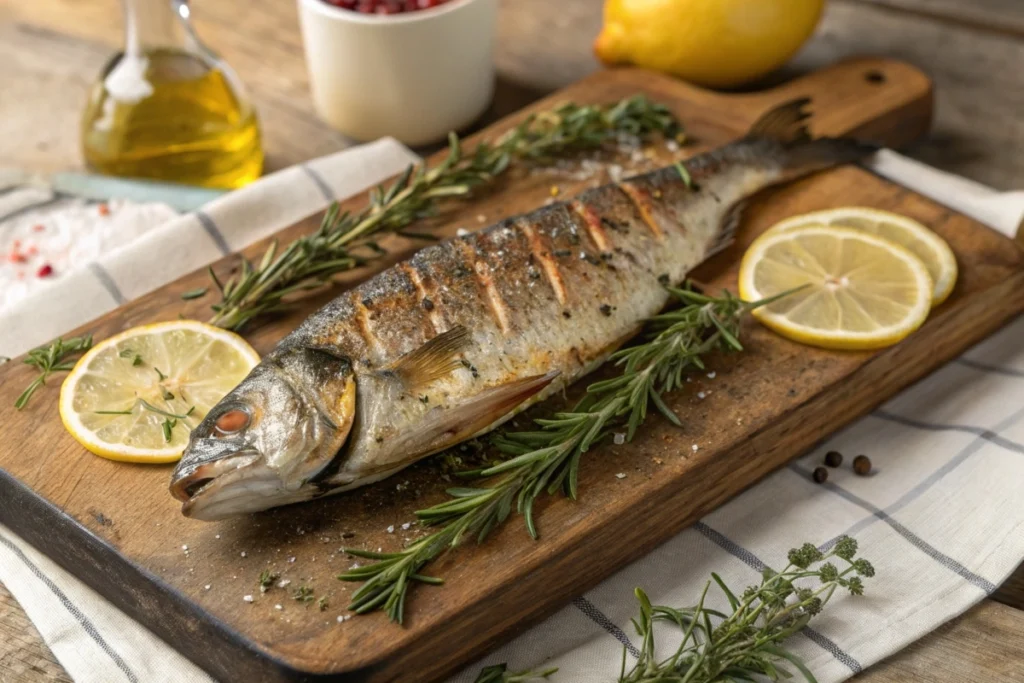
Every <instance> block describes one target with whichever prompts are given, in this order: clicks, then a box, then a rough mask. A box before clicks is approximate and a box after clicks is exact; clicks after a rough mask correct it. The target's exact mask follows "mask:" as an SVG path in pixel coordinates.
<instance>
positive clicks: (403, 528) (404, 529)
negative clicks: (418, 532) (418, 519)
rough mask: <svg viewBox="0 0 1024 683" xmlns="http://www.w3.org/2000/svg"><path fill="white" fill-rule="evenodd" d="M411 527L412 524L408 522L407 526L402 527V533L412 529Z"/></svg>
mask: <svg viewBox="0 0 1024 683" xmlns="http://www.w3.org/2000/svg"><path fill="white" fill-rule="evenodd" d="M411 526H412V522H406V523H405V524H403V525H402V531H408V530H409V527H411Z"/></svg>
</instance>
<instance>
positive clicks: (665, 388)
mask: <svg viewBox="0 0 1024 683" xmlns="http://www.w3.org/2000/svg"><path fill="white" fill-rule="evenodd" d="M669 292H670V293H671V294H672V296H673V297H675V298H676V299H677V300H678V301H679V302H681V303H682V304H683V306H682V307H681V308H678V309H676V310H671V311H668V312H666V313H663V314H661V315H659V316H656V317H655V318H654V319H653V320H652V322H651V327H652V329H651V332H650V334H649V335H648V336H647V337H646V339H645V340H644V341H642V342H640V343H638V344H636V345H634V346H630V347H627V348H625V349H622V350H620V351H618V352H617V353H615V354H614V355H613V356H612V357H611V361H612V362H613V363H614V364H615V365H616V366H618V367H620V368H621V369H622V372H621V373H620V374H619V376H617V377H614V378H612V379H607V380H601V381H598V382H595V383H593V384H591V385H590V386H588V387H587V391H586V394H585V395H584V397H583V398H582V399H581V400H580V401H579V403H577V405H576V406H575V407H574V408H573V409H572V410H571V411H566V412H561V413H556V414H555V415H554V416H553V417H552V418H549V419H540V420H536V423H537V425H538V426H539V428H540V429H539V430H537V431H530V432H505V433H503V434H501V435H500V436H498V437H496V438H495V440H494V441H495V443H496V445H497V447H498V448H499V449H501V450H502V451H504V452H505V453H506V454H508V455H511V456H513V457H512V459H510V460H507V461H505V462H503V463H501V464H499V465H496V466H493V467H489V468H485V469H482V470H477V471H474V472H470V473H467V474H469V475H471V476H474V477H492V476H497V477H498V478H497V479H496V480H495V481H493V483H489V484H487V485H484V486H479V487H473V488H464V487H459V488H452V489H449V490H448V494H449V495H450V496H451V499H450V500H448V501H445V502H443V503H440V504H438V505H435V506H433V507H431V508H427V509H426V510H420V511H418V512H417V513H416V514H417V516H418V517H419V518H420V519H421V520H423V521H424V522H426V523H428V524H433V525H438V526H440V527H441V528H440V530H438V531H437V532H435V533H433V534H431V535H429V536H426V537H424V538H422V539H420V540H418V541H415V542H414V543H412V544H411V545H409V546H408V547H407V548H405V549H403V550H401V551H399V552H396V553H376V552H369V551H364V550H359V549H346V552H348V553H349V554H351V555H355V556H357V557H363V558H367V559H372V560H376V562H375V563H374V564H369V565H366V566H363V567H357V568H355V569H352V570H349V571H347V572H345V573H343V574H341V575H339V576H338V578H339V579H341V580H342V581H361V582H363V585H362V586H360V587H359V588H358V589H357V590H356V591H355V592H354V593H353V595H352V602H351V604H350V605H349V608H350V609H352V610H354V611H356V612H357V613H365V612H370V611H373V610H377V609H383V610H385V611H386V612H387V613H388V616H389V618H390V619H391V620H392V621H397V622H399V623H401V621H402V616H403V612H404V609H405V598H406V594H407V593H408V590H409V587H410V586H411V585H412V583H413V582H420V583H431V584H439V583H442V580H441V579H439V578H435V577H431V576H426V575H423V574H421V573H420V570H421V569H422V568H423V566H424V565H426V564H427V563H428V562H430V561H431V560H433V559H434V558H436V557H437V556H439V555H440V554H441V553H442V552H444V551H445V550H446V549H448V548H453V547H455V546H458V545H459V544H460V543H461V542H462V541H463V539H464V537H465V536H466V535H469V534H475V535H476V538H477V541H478V542H482V541H483V540H484V538H486V536H487V535H488V534H489V533H490V532H491V531H492V530H493V529H494V528H495V527H496V526H498V525H499V524H501V523H502V522H504V521H505V520H506V519H507V518H508V516H509V515H510V514H511V512H512V510H513V507H514V508H515V510H516V511H517V512H518V513H519V514H521V515H522V516H523V518H524V520H525V523H526V528H527V530H528V531H529V533H530V535H531V536H533V537H534V538H536V537H537V535H538V534H537V527H536V523H535V520H534V516H533V506H534V503H535V501H536V500H537V499H538V498H539V497H540V496H542V495H543V494H545V493H547V494H552V493H554V492H556V491H558V490H559V489H561V490H563V491H564V492H565V493H566V494H567V495H568V496H569V497H570V498H575V497H576V496H577V493H578V488H577V479H578V473H579V466H580V461H581V459H582V457H583V455H584V454H585V453H587V452H588V451H589V450H590V449H591V447H592V446H594V445H595V444H596V443H598V442H599V441H601V440H603V439H605V438H606V437H607V436H608V435H610V434H611V433H612V431H613V430H614V429H615V428H616V427H621V426H623V425H624V426H625V428H626V438H627V439H632V438H633V436H634V435H635V434H636V430H637V428H638V427H639V426H640V424H641V423H642V422H643V421H644V419H645V418H646V416H647V408H648V404H653V405H654V406H655V407H656V408H657V409H658V411H659V412H661V413H662V414H663V415H665V416H666V417H667V418H668V419H669V420H671V421H672V422H673V423H675V424H679V419H678V417H677V416H676V415H675V414H674V413H673V412H672V410H671V409H670V408H669V407H668V406H667V404H666V403H665V402H664V400H663V398H662V395H663V394H664V393H665V392H669V391H672V390H673V389H676V388H677V387H679V386H680V385H681V384H682V383H683V382H684V381H685V375H684V373H685V372H686V370H688V369H689V368H691V367H697V368H703V367H704V363H703V361H702V359H701V357H702V356H703V355H704V354H707V353H708V352H710V351H713V350H715V349H721V350H725V351H738V350H741V349H742V348H743V347H742V346H741V345H740V342H739V325H740V321H741V320H742V319H743V317H744V315H746V314H747V313H748V312H749V311H751V310H753V309H755V308H757V307H759V306H763V305H766V304H768V303H771V302H772V301H775V300H776V299H777V298H779V297H781V296H785V295H786V294H789V292H785V293H783V294H780V295H778V296H776V297H772V298H770V299H765V300H762V301H757V302H745V301H742V300H741V299H738V298H737V297H735V296H733V295H732V294H731V293H729V292H725V293H724V294H723V295H722V296H721V297H710V296H705V295H703V294H699V293H697V292H694V291H690V290H689V289H675V288H669Z"/></svg>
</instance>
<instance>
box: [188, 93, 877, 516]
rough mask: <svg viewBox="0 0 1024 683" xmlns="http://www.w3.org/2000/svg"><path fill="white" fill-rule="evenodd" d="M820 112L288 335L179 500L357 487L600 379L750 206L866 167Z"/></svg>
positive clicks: (779, 117)
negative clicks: (812, 128) (837, 170)
mask: <svg viewBox="0 0 1024 683" xmlns="http://www.w3.org/2000/svg"><path fill="white" fill-rule="evenodd" d="M807 104H808V101H807V100H799V101H794V102H790V103H788V104H786V105H783V106H781V107H779V108H777V109H774V110H772V111H770V112H768V113H767V114H766V115H765V116H764V117H762V118H761V119H760V120H759V121H758V122H757V123H756V124H755V125H754V127H753V129H752V130H751V131H750V133H749V134H748V135H747V136H746V137H745V138H743V139H742V140H739V141H737V142H735V143H732V144H730V145H727V146H725V147H722V148H720V149H718V150H715V151H713V152H710V153H708V154H704V155H701V156H698V157H694V158H692V159H689V160H688V161H686V162H683V163H680V164H676V165H674V166H669V167H666V168H662V169H660V170H657V171H653V172H651V173H647V174H644V175H640V176H636V177H633V178H628V179H625V180H623V181H622V182H619V183H613V184H608V185H604V186H602V187H598V188H595V189H592V190H588V191H586V192H584V193H582V194H580V195H578V196H577V197H575V198H573V199H570V200H567V201H564V202H557V203H553V204H550V205H548V206H545V207H544V208H541V209H538V210H537V211H534V212H532V213H529V214H526V215H524V216H517V217H513V218H509V219H506V220H503V221H501V222H500V223H497V224H496V225H493V226H491V227H489V228H487V229H485V230H482V231H480V232H478V233H475V234H468V235H464V236H460V237H455V238H453V239H450V240H447V241H445V242H441V243H439V244H436V245H434V246H430V247H427V248H425V249H423V250H421V251H419V252H418V253H416V254H415V255H414V256H413V257H412V258H411V259H409V260H408V261H405V262H402V263H399V264H397V265H395V266H394V267H392V268H390V269H388V270H385V271H383V272H382V273H380V274H379V275H377V276H375V277H373V278H371V279H370V280H368V281H366V282H365V283H363V284H362V285H360V286H358V287H355V288H354V289H352V290H349V291H348V292H345V293H343V294H341V295H340V296H339V297H338V298H336V299H335V300H334V301H332V302H331V303H329V304H328V305H326V306H325V307H323V308H322V309H320V310H319V311H317V312H316V313H314V314H313V315H312V316H310V318H308V319H307V320H306V322H304V323H303V324H302V325H301V326H300V327H299V328H298V329H297V330H295V331H294V332H293V333H291V334H290V335H288V336H287V337H285V338H284V339H283V340H282V341H281V342H280V344H278V346H277V347H276V348H275V349H274V350H273V351H271V352H270V353H269V354H268V355H267V356H266V357H265V358H264V359H263V361H262V362H261V363H260V364H259V365H258V366H257V367H256V368H255V369H254V370H253V371H252V373H251V374H250V375H249V376H248V377H247V378H246V379H245V380H244V381H243V382H242V383H241V384H240V385H239V386H238V387H236V388H235V389H234V390H232V391H231V393H230V394H228V395H227V396H226V397H225V398H224V399H223V400H222V401H221V402H220V403H219V404H218V405H217V406H216V407H214V408H213V409H212V410H211V411H210V412H209V414H208V415H207V417H206V418H205V419H204V420H203V422H202V423H201V424H200V425H199V426H197V427H196V428H195V430H193V432H192V434H191V437H190V442H189V445H188V448H187V449H186V451H185V454H184V456H183V458H182V460H181V462H180V463H179V464H178V467H177V468H176V469H175V471H174V474H173V477H172V482H171V493H172V494H173V495H174V496H175V497H176V498H178V499H179V500H181V501H182V503H183V505H182V511H183V513H184V514H185V515H187V516H189V517H194V518H197V519H205V520H213V519H221V518H224V517H229V516H231V515H237V514H242V513H247V512H253V511H257V510H263V509H267V508H270V507H275V506H278V505H284V504H287V503H295V502H300V501H306V500H310V499H313V498H318V497H320V496H323V495H327V494H333V493H338V492H342V491H347V490H350V489H353V488H356V487H359V486H363V485H365V484H369V483H371V482H374V481H378V480H380V479H383V478H385V477H388V476H390V475H392V474H394V473H395V472H397V471H399V470H401V469H402V468H404V467H407V466H408V465H410V464H412V463H413V462H416V461H417V460H420V459H422V458H424V457H426V456H428V455H430V454H432V453H436V452H438V451H441V450H443V449H445V448H448V447H450V446H452V445H454V444H456V443H458V442H460V441H463V440H466V439H469V438H471V437H473V436H476V435H478V434H481V433H484V432H487V431H489V430H491V429H494V428H495V427H496V426H498V425H500V424H501V423H502V422H504V421H505V420H507V419H509V418H510V417H511V416H512V415H514V414H515V413H517V412H519V411H521V410H523V409H524V408H526V407H527V406H529V405H531V404H533V403H536V402H537V401H541V400H543V399H544V398H545V397H547V396H549V395H550V394H552V393H553V392H556V391H558V390H560V389H561V388H562V387H564V386H566V385H567V384H570V383H571V382H573V381H575V380H577V379H579V378H580V377H582V376H583V375H585V374H586V373H588V372H590V371H591V370H593V369H594V368H596V367H598V366H599V365H600V364H601V363H602V362H603V361H604V360H605V359H606V358H607V357H608V355H609V354H610V353H611V352H613V351H614V350H616V349H617V348H619V346H621V345H622V344H623V343H625V342H626V341H627V340H628V339H630V337H632V336H633V335H635V334H636V333H637V331H638V330H639V329H640V327H641V325H642V324H643V322H644V321H645V320H646V319H647V318H649V317H651V316H652V315H655V314H656V313H657V312H658V311H659V310H660V309H661V308H662V307H663V306H664V305H665V304H666V302H667V300H668V293H667V292H666V291H665V288H664V286H663V285H664V283H666V282H668V283H678V282H681V281H682V280H683V278H684V277H685V276H686V274H687V273H688V272H689V271H690V270H691V269H693V268H694V267H695V266H697V265H698V264H700V263H701V262H702V261H704V260H705V259H707V258H708V257H709V256H711V255H712V254H714V253H716V252H717V251H719V250H720V249H722V248H723V247H725V246H727V245H728V244H729V243H730V241H731V239H732V235H733V231H734V229H735V226H736V224H737V221H738V217H739V211H740V207H741V206H742V203H743V201H744V200H745V199H747V198H748V197H750V196H751V195H753V194H755V193H757V192H759V191H760V190H762V189H764V188H766V187H769V186H771V185H775V184H778V183H781V182H786V181H788V180H791V179H794V178H797V177H800V176H803V175H806V174H808V173H811V172H813V171H816V170H819V169H823V168H827V167H830V166H833V165H835V164H838V163H845V162H849V161H853V160H856V159H858V158H860V157H862V156H863V155H864V154H866V153H867V152H869V151H870V148H869V147H868V146H866V145H862V144H860V143H857V142H855V141H852V140H845V139H829V138H821V139H818V140H811V139H810V137H809V135H808V133H807V129H806V127H805V125H804V122H805V120H806V119H807V118H808V117H809V114H808V113H807V111H806V106H807Z"/></svg>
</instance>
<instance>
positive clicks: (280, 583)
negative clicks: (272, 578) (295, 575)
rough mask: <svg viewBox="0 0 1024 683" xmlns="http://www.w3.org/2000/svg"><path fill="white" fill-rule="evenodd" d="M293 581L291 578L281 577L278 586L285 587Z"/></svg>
mask: <svg viewBox="0 0 1024 683" xmlns="http://www.w3.org/2000/svg"><path fill="white" fill-rule="evenodd" d="M291 582H292V580H291V579H281V580H280V581H278V582H277V587H278V588H284V587H285V586H287V585H288V584H289V583H291Z"/></svg>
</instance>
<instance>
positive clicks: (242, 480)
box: [171, 451, 313, 521]
mask: <svg viewBox="0 0 1024 683" xmlns="http://www.w3.org/2000/svg"><path fill="white" fill-rule="evenodd" d="M312 494H313V492H312V491H311V490H308V489H306V488H305V487H303V488H300V489H299V490H298V491H288V490H287V489H285V486H284V483H283V482H282V481H281V478H280V477H279V476H278V473H277V472H276V471H275V470H272V469H271V468H269V467H267V466H266V465H265V464H264V463H263V462H262V458H260V456H259V454H258V453H257V452H255V451H247V452H242V453H239V454H237V455H233V456H231V457H228V458H222V459H219V460H216V461H213V462H208V463H204V464H202V465H200V466H199V467H197V468H195V469H194V470H193V471H192V472H190V473H189V474H188V475H187V476H184V477H182V478H180V479H177V480H175V481H174V482H173V483H172V484H171V495H172V496H174V497H175V498H177V499H178V500H180V501H181V502H182V505H181V513H182V514H183V515H185V516H186V517H189V518H191V519H198V520H202V521H216V520H220V519H226V518H228V517H234V516H235V515H241V514H246V513H250V512H258V511H260V510H266V509H268V508H271V507H276V506H278V505H285V504H287V503H297V502H300V501H305V500H309V499H310V498H312Z"/></svg>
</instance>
